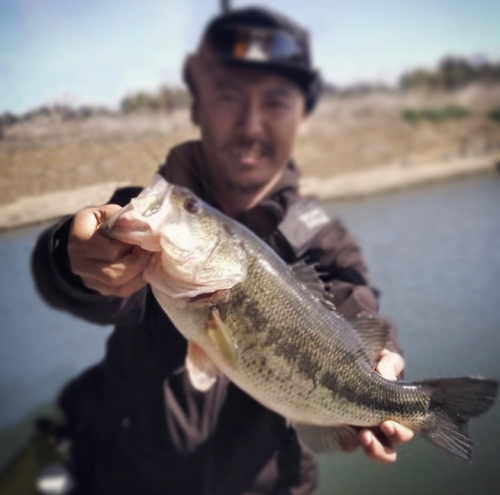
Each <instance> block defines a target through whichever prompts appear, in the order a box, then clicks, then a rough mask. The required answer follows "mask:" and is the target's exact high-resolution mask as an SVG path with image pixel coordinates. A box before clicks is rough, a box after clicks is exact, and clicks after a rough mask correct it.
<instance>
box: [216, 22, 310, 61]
mask: <svg viewBox="0 0 500 495" xmlns="http://www.w3.org/2000/svg"><path fill="white" fill-rule="evenodd" d="M208 38H209V40H210V41H211V42H212V45H213V48H214V49H215V51H216V52H217V53H218V54H219V55H220V56H221V57H223V58H225V59H231V60H234V61H248V62H263V63H266V62H267V63H270V62H271V63H272V62H276V63H280V64H287V65H288V64H289V65H295V66H300V67H301V68H307V67H308V57H307V53H306V48H305V46H304V44H303V43H301V42H300V41H298V40H297V39H295V38H294V37H292V36H291V35H289V34H287V33H285V32H283V31H276V30H271V29H262V28H255V27H248V26H222V27H220V28H215V29H213V30H212V31H211V32H210V33H209V34H208Z"/></svg>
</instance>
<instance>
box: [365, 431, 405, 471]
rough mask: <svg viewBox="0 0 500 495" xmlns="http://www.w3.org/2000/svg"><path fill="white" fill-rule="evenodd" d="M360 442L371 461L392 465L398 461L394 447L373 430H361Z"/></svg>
mask: <svg viewBox="0 0 500 495" xmlns="http://www.w3.org/2000/svg"><path fill="white" fill-rule="evenodd" d="M359 440H360V442H361V446H362V447H363V450H364V451H365V454H366V455H367V457H368V458H369V459H372V460H373V461H375V462H378V463H380V464H392V463H393V462H395V461H396V459H397V453H396V449H395V448H394V446H393V445H392V444H390V443H389V442H386V441H384V440H382V438H381V437H380V436H378V435H377V434H376V433H375V432H374V431H373V430H371V429H364V430H361V431H360V432H359Z"/></svg>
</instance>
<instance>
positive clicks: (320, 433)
mask: <svg viewBox="0 0 500 495" xmlns="http://www.w3.org/2000/svg"><path fill="white" fill-rule="evenodd" d="M293 426H294V428H295V430H296V432H297V435H298V437H299V439H300V441H301V442H302V443H303V444H304V445H305V446H306V447H308V448H309V449H311V450H312V451H313V452H315V453H316V454H326V453H327V452H333V451H335V450H339V449H342V450H345V451H347V452H349V451H352V450H354V449H355V448H356V447H358V446H359V439H358V432H357V431H356V430H355V429H354V428H353V427H352V426H349V425H338V426H314V425H306V424H300V423H294V424H293Z"/></svg>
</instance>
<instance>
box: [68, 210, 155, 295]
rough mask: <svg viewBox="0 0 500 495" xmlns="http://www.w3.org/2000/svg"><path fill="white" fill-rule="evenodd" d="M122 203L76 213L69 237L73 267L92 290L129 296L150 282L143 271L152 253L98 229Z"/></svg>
mask: <svg viewBox="0 0 500 495" xmlns="http://www.w3.org/2000/svg"><path fill="white" fill-rule="evenodd" d="M119 209H120V206H118V205H104V206H100V207H98V208H86V209H84V210H81V211H80V212H78V213H77V214H76V215H75V218H74V219H73V222H72V224H71V229H70V233H69V239H68V256H69V261H70V266H71V270H72V271H73V273H75V274H76V275H79V276H80V277H81V279H82V280H83V283H84V284H85V286H86V287H88V288H89V289H93V290H96V291H97V292H99V293H101V294H102V295H105V296H110V295H113V296H119V297H127V296H130V295H131V294H133V293H134V292H137V291H138V290H139V289H141V288H142V287H144V286H145V285H146V282H145V281H144V280H143V278H142V272H143V271H144V269H145V268H146V266H147V265H148V263H149V260H150V258H151V254H150V253H149V252H147V251H144V250H143V249H141V248H140V247H138V246H132V245H130V244H125V243H123V242H119V241H116V240H114V239H109V238H107V237H105V236H103V235H102V234H100V233H99V232H98V230H97V228H98V227H99V225H100V224H101V223H103V222H104V220H106V219H107V218H109V217H110V216H111V215H112V214H113V213H114V212H115V211H117V210H119Z"/></svg>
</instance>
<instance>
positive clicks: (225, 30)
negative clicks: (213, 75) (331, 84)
mask: <svg viewBox="0 0 500 495" xmlns="http://www.w3.org/2000/svg"><path fill="white" fill-rule="evenodd" d="M241 28H249V29H255V30H257V32H259V30H262V32H266V33H271V34H273V35H276V36H275V38H276V41H277V43H276V44H275V46H276V48H277V50H278V51H277V52H276V53H272V51H271V53H270V54H269V57H266V58H262V59H259V60H257V59H255V58H235V57H234V55H233V54H232V53H231V52H230V47H228V43H226V41H227V39H228V37H227V35H228V34H229V33H230V30H231V29H232V30H234V29H241ZM221 35H222V37H221ZM203 39H207V40H209V41H211V42H212V45H219V46H215V48H216V52H217V53H218V55H219V58H220V59H221V60H222V61H223V62H224V63H227V64H231V65H245V66H253V67H262V68H265V69H269V70H273V71H276V72H278V73H279V74H281V75H283V76H285V77H287V78H288V79H290V80H291V81H292V82H294V83H295V84H297V86H298V87H299V88H300V89H301V90H302V92H303V93H304V96H305V100H306V112H307V113H310V112H311V111H312V110H313V109H314V107H315V105H316V103H317V101H318V99H319V96H320V94H321V89H322V82H321V77H320V75H319V73H318V71H317V70H315V69H314V68H313V67H312V57H311V52H310V41H309V33H308V32H307V31H306V30H305V29H304V28H302V27H301V26H299V25H298V24H296V23H295V22H293V21H292V20H291V19H289V18H287V17H285V16H284V15H282V14H280V13H278V12H274V11H272V10H270V9H267V8H263V7H249V8H244V9H237V10H231V11H229V12H225V13H223V14H221V15H219V16H217V17H215V18H214V19H213V20H212V21H211V22H210V23H209V24H208V26H207V28H206V30H205V33H204V36H203ZM224 44H225V45H226V46H224ZM224 48H229V51H227V50H226V52H224Z"/></svg>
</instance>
